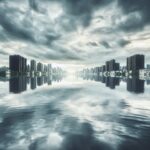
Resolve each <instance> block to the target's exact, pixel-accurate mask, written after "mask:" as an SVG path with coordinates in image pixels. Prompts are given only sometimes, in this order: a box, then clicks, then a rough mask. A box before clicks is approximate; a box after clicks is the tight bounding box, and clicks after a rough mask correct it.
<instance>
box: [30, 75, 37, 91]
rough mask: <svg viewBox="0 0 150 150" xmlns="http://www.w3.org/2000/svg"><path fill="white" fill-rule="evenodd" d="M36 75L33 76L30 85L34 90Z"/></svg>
mask: <svg viewBox="0 0 150 150" xmlns="http://www.w3.org/2000/svg"><path fill="white" fill-rule="evenodd" d="M36 80H37V79H36V77H32V78H31V84H30V87H31V89H32V90H34V89H36Z"/></svg>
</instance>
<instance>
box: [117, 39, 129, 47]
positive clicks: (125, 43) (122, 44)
mask: <svg viewBox="0 0 150 150" xmlns="http://www.w3.org/2000/svg"><path fill="white" fill-rule="evenodd" d="M130 43H131V42H130V41H129V40H125V39H120V40H119V41H118V44H119V46H120V47H125V46H126V45H128V44H130Z"/></svg>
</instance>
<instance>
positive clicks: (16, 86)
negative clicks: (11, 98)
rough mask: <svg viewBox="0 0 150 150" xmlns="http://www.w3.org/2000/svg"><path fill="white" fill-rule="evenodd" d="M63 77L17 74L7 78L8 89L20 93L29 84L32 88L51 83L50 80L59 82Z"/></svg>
mask: <svg viewBox="0 0 150 150" xmlns="http://www.w3.org/2000/svg"><path fill="white" fill-rule="evenodd" d="M62 79H63V77H62V76H59V75H57V76H55V75H54V76H38V77H36V76H34V77H26V76H17V77H14V78H10V79H9V91H10V93H15V94H17V93H21V92H24V91H26V90H27V87H28V85H29V87H30V89H32V90H34V89H36V88H37V86H42V85H44V84H48V85H52V82H53V81H54V82H60V81H61V80H62Z"/></svg>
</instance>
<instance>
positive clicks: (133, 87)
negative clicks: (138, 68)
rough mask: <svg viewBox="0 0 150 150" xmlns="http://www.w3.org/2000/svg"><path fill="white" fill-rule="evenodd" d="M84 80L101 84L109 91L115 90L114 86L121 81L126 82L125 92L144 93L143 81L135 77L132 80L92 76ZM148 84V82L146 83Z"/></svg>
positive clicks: (85, 77)
mask: <svg viewBox="0 0 150 150" xmlns="http://www.w3.org/2000/svg"><path fill="white" fill-rule="evenodd" d="M83 79H84V80H92V81H96V82H101V83H104V84H105V85H106V87H109V88H110V89H115V88H116V86H119V85H120V82H121V80H122V81H123V82H126V84H127V91H129V92H134V93H137V94H138V93H143V92H144V83H145V81H144V80H141V79H138V78H137V77H136V76H133V77H132V78H123V79H122V78H119V77H110V76H108V77H107V76H94V75H86V76H84V77H83ZM147 84H148V81H147Z"/></svg>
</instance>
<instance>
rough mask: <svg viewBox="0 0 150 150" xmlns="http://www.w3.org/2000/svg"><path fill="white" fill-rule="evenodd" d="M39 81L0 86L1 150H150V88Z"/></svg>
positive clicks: (89, 82)
mask: <svg viewBox="0 0 150 150" xmlns="http://www.w3.org/2000/svg"><path fill="white" fill-rule="evenodd" d="M35 80H36V81H37V79H30V80H29V79H24V78H22V79H19V80H18V79H17V80H12V81H11V83H10V82H9V81H6V82H3V81H0V97H1V98H0V150H133V149H135V150H150V85H149V86H148V85H146V84H145V92H144V93H143V92H141V93H139V94H136V93H134V92H129V91H127V90H126V89H127V85H126V82H123V81H121V82H120V86H116V88H115V89H111V88H109V87H106V85H105V84H104V83H101V82H95V81H90V80H88V81H86V80H82V79H74V78H66V79H64V80H62V81H61V82H60V80H59V79H55V82H52V83H51V82H48V81H47V79H38V82H36V81H35ZM58 81H59V82H58ZM19 82H21V88H22V89H21V90H20V89H18V85H17V83H19ZM24 82H27V83H28V84H27V85H24ZM47 82H48V83H47ZM29 83H30V84H29ZM44 83H45V84H44ZM10 85H11V86H12V87H10ZM14 85H15V86H16V87H14V88H13V86H14ZM19 88H20V87H19ZM18 90H19V91H18ZM10 91H11V93H10ZM17 91H18V92H17Z"/></svg>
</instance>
